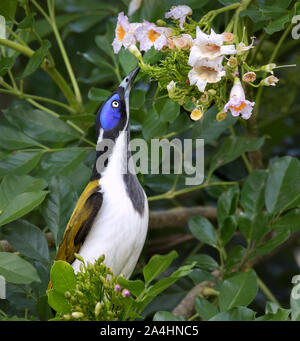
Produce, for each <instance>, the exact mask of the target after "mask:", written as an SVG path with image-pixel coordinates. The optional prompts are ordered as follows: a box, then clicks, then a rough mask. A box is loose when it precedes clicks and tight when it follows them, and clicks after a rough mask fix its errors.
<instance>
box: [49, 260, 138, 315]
mask: <svg viewBox="0 0 300 341" xmlns="http://www.w3.org/2000/svg"><path fill="white" fill-rule="evenodd" d="M76 258H77V259H79V260H80V261H81V262H82V264H81V265H80V272H78V273H77V274H76V286H75V290H72V291H67V292H65V299H66V301H67V302H66V304H67V305H69V307H70V309H69V312H67V313H64V314H62V313H59V312H58V313H57V315H56V317H55V320H61V321H122V320H132V319H135V318H136V317H137V314H136V312H135V309H134V307H133V302H132V300H131V297H130V296H131V294H130V291H129V290H127V289H123V288H122V287H121V285H120V284H118V278H117V277H115V276H114V275H113V273H112V271H111V270H110V269H109V268H107V267H106V266H105V264H104V263H103V261H104V256H101V257H99V259H97V260H96V261H95V263H94V264H91V263H88V264H85V263H84V261H83V259H82V258H81V257H80V255H77V254H76ZM128 306H130V307H131V308H132V309H131V310H128Z"/></svg>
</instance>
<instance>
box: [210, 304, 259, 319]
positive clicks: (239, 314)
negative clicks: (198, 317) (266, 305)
mask: <svg viewBox="0 0 300 341" xmlns="http://www.w3.org/2000/svg"><path fill="white" fill-rule="evenodd" d="M255 315H256V312H255V311H253V310H251V309H249V308H246V307H235V308H233V309H230V310H229V311H226V312H221V313H219V314H217V315H215V316H213V317H212V318H211V319H210V320H209V321H253V320H254V319H255Z"/></svg>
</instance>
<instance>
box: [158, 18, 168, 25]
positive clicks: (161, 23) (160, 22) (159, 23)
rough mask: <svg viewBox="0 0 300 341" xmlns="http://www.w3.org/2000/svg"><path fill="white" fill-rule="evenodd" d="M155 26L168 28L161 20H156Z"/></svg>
mask: <svg viewBox="0 0 300 341" xmlns="http://www.w3.org/2000/svg"><path fill="white" fill-rule="evenodd" d="M156 25H157V26H160V27H167V26H168V25H167V23H166V22H165V21H164V20H162V19H158V20H156Z"/></svg>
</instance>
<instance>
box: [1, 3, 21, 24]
mask: <svg viewBox="0 0 300 341" xmlns="http://www.w3.org/2000/svg"><path fill="white" fill-rule="evenodd" d="M17 2H18V1H17V0H9V1H1V2H0V15H3V16H4V17H5V19H6V20H8V21H13V20H14V18H15V13H16V9H17Z"/></svg>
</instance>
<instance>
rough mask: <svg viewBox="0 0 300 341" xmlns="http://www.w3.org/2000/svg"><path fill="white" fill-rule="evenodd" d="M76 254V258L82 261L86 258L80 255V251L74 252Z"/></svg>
mask: <svg viewBox="0 0 300 341" xmlns="http://www.w3.org/2000/svg"><path fill="white" fill-rule="evenodd" d="M74 256H75V258H76V259H78V260H80V261H81V262H82V263H84V259H83V258H82V257H81V256H80V254H79V253H74Z"/></svg>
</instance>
